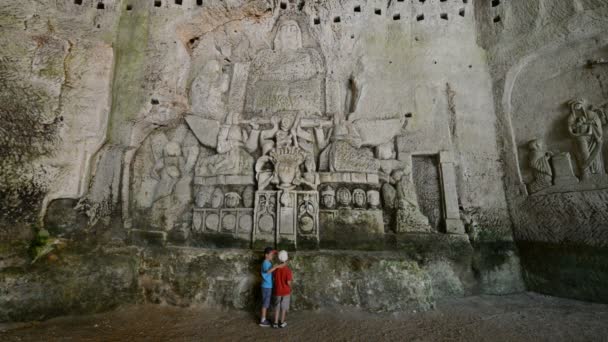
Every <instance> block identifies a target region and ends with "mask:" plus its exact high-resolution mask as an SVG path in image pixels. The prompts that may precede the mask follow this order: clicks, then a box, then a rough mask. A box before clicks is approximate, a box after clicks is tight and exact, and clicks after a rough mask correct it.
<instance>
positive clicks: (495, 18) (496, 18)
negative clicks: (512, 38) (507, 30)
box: [492, 15, 502, 24]
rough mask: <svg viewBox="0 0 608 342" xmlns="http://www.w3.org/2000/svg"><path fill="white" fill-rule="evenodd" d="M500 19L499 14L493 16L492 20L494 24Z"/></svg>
mask: <svg viewBox="0 0 608 342" xmlns="http://www.w3.org/2000/svg"><path fill="white" fill-rule="evenodd" d="M501 20H502V19H501V18H500V16H499V15H497V16H495V17H494V19H493V20H492V21H493V22H494V23H495V24H496V23H499V22H500V21H501Z"/></svg>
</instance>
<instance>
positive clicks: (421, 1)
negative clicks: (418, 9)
mask: <svg viewBox="0 0 608 342" xmlns="http://www.w3.org/2000/svg"><path fill="white" fill-rule="evenodd" d="M418 1H420V3H422V4H423V3H424V2H425V1H426V0H418Z"/></svg>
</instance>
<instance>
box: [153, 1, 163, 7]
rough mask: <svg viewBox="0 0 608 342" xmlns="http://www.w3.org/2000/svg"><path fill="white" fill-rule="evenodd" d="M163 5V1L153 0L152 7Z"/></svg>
mask: <svg viewBox="0 0 608 342" xmlns="http://www.w3.org/2000/svg"><path fill="white" fill-rule="evenodd" d="M162 5H163V2H162V1H161V0H155V1H154V7H160V6H162Z"/></svg>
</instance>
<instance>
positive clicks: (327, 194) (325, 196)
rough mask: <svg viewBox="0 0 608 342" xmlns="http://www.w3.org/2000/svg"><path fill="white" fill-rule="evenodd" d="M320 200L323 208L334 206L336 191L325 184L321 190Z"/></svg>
mask: <svg viewBox="0 0 608 342" xmlns="http://www.w3.org/2000/svg"><path fill="white" fill-rule="evenodd" d="M321 200H322V203H323V207H324V208H325V209H333V208H335V207H336V191H335V190H334V188H332V187H331V186H329V185H327V186H325V187H324V188H323V190H322V191H321Z"/></svg>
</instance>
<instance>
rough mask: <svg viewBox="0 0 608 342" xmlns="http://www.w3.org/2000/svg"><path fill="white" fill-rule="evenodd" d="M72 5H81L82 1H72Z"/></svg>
mask: <svg viewBox="0 0 608 342" xmlns="http://www.w3.org/2000/svg"><path fill="white" fill-rule="evenodd" d="M74 4H76V5H82V0H74Z"/></svg>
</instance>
